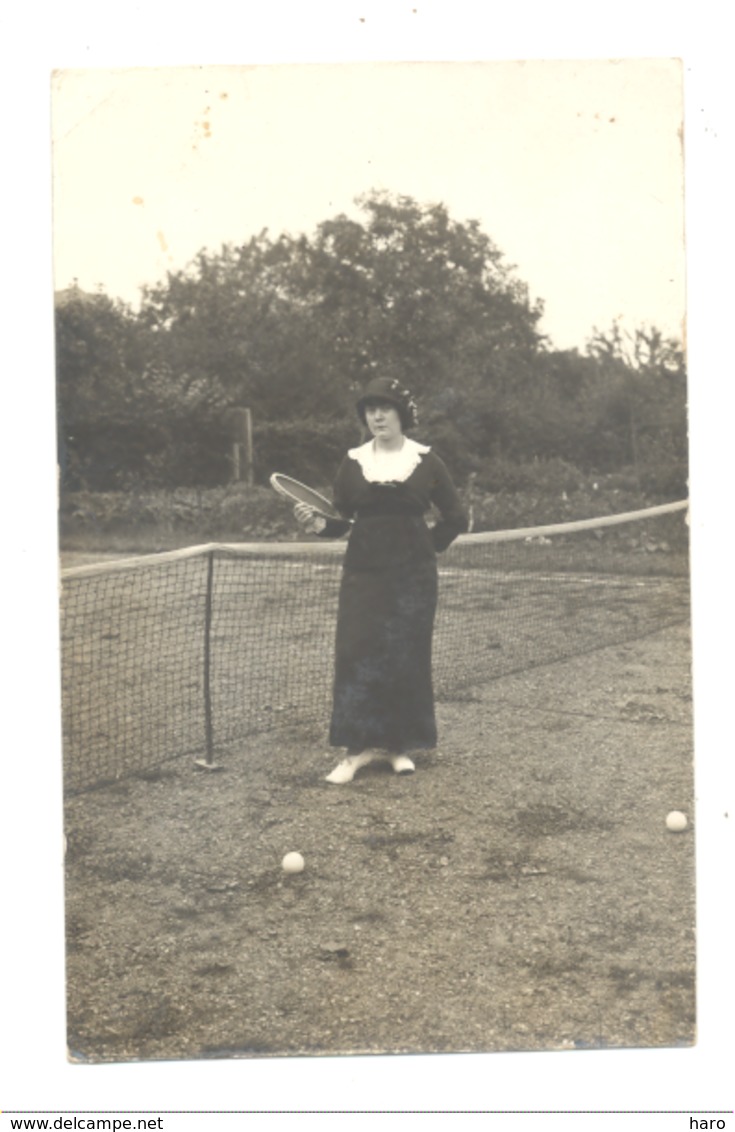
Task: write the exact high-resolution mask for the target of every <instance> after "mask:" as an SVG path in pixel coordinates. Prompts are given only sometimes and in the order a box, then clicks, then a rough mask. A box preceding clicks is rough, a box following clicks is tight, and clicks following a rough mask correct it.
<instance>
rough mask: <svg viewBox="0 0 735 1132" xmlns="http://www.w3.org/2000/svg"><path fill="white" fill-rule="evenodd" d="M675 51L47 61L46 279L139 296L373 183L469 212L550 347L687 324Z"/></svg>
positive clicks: (351, 203)
mask: <svg viewBox="0 0 735 1132" xmlns="http://www.w3.org/2000/svg"><path fill="white" fill-rule="evenodd" d="M681 81H682V73H681V66H680V64H679V62H677V61H676V60H667V59H649V60H645V59H629V60H618V61H583V60H579V61H576V62H549V61H538V60H537V61H526V62H512V61H505V62H491V63H468V62H454V63H428V62H413V63H392V62H382V63H349V64H347V63H345V64H339V63H335V64H301V65H288V66H283V65H280V66H279V65H274V66H250V67H224V66H223V67H188V68H187V67H182V68H174V67H171V68H137V69H136V68H131V69H111V70H105V69H100V70H73V69H72V70H66V71H65V70H61V71H59V72H57V74H56V75H55V77H54V82H53V138H54V147H53V161H54V258H55V286H56V288H57V289H62V288H64V287H67V286H69V285H70V284H71V283H72V281H73V280H76V281H77V282H78V284H79V286H80V287H82V289H84V290H94V289H95V288H96V287H98V286H101V287H102V288H103V289H104V290H105V291H106V292H107V293H108V294H110V295H112V296H115V297H118V298H121V299H123V300H125V301H126V302H129V303H131V304H132V305H134V306H135V305H137V303H138V301H139V298H140V290H141V287H142V286H143V285H152V284H155V283H157V282H159V281H161V280H164V279H165V277H166V273H167V272H168V271H177V270H179V269H181V268H184V267H186V265H187V264H189V263H190V262H191V261H192V259H193V257H194V256H195V255H196V254H197V252H199V251H200V250H201V249H202V248H206V249H208V250H209V251H217V250H218V249H219V248H220V247H221V245H222V244H224V243H234V244H238V243H243V242H245V241H246V240H247V239H248V238H249V237H250V236H251V235H254V234H256V233H258V232H260V231H261V230H262V229H263V228H267V229H268V230H269V232H270V234H271V235H272V236H274V237H275V236H277V235H278V234H280V233H281V232H284V231H287V232H289V233H291V234H297V233H301V232H305V233H307V234H308V233H312V232H313V231H314V230H315V229H316V226H317V225H318V224H319V223H320V222H321V221H323V220H326V219H328V218H329V217H332V216H334V215H337V214H339V213H348V214H351V215H356V214H357V208H356V205H355V201H356V198H358V197H359V196H360V195H362V194H364V193H366V192H369V191H371V190H374V189H378V190H387V191H388V192H390V193H394V194H400V195H407V196H410V197H413V198H414V199H415V200H417V201H418V202H419V203H422V204H433V203H443V204H445V205H446V206H447V208H448V210H449V213H450V215H451V216H452V218H453V219H455V220H458V221H465V220H468V219H477V220H478V221H479V222H480V225H481V227H482V229H483V230H484V231H485V232H486V234H487V235H489V236H490V238H491V239H492V240H493V241H494V243H495V244H496V245H497V247H498V248H499V249H500V250H501V251H502V252H503V254H504V256H505V259H506V262H507V263H508V264H511V265H514V266H515V268H516V274H517V276H518V277H519V278H520V279H522V280H523V281H524V282H525V283H526V284H527V285H528V287H529V291H530V295H531V298H532V299H533V300H536V299H541V300H543V303H544V308H545V314H544V318H543V321H542V323H541V327H540V328H541V330H542V332H544V333H545V334H546V335H548V336H549V338H550V339H551V342H552V343H553V345H555V346H557V347H559V348H568V347H575V346H576V347H579V348H583V347H584V344H585V342H586V341H587V340H588V339H589V337H590V336H591V334H592V332H593V329H594V328H595V327H596V328H598V329H600V330H605V329H608V328H609V327H610V326H611V325H612V323H613V321H614V320H621V322H622V324H623V325H624V326H626V327H627V328H628V329H632V328H634V327H636V326H639V325H641V324H646V325H650V324H653V325H655V326H657V327H659V328H660V329H661V330H663V331H664V333H666V334H667V335H671V336H674V337H677V338H681V336H682V330H683V317H684V309H685V301H684V211H683V208H684V205H683V182H682V176H683V156H682V147H681V129H682V114H683V107H682V89H681Z"/></svg>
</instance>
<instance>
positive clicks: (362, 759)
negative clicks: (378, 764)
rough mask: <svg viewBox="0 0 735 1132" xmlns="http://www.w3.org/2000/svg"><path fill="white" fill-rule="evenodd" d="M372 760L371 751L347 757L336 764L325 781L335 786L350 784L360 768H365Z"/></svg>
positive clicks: (373, 756)
mask: <svg viewBox="0 0 735 1132" xmlns="http://www.w3.org/2000/svg"><path fill="white" fill-rule="evenodd" d="M374 758H375V755H374V753H373V752H372V751H363V753H362V754H361V755H348V756H347V758H346V759H343V760H342V762H341V763H338V764H337V766H336V767H335V768H334V770H333V771H332V773H331V774H328V775H327V778H326V781H327V782H333V783H334V784H335V785H336V786H344V785H345V783H347V782H352V779H353V778H354V777H355V775H356V773H357V771H358V770H359V769H360V767H363V766H367V764H368V763H371V762H372V761H373V759H374Z"/></svg>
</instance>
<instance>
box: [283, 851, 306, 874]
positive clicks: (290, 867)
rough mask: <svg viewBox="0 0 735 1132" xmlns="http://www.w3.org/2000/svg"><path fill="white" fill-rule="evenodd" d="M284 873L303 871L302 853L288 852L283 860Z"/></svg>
mask: <svg viewBox="0 0 735 1132" xmlns="http://www.w3.org/2000/svg"><path fill="white" fill-rule="evenodd" d="M281 867H282V869H283V871H284V873H303V871H304V858H303V857H302V856H301V854H300V853H287V854H286V856H285V857H284V858H283V860H282V861H281Z"/></svg>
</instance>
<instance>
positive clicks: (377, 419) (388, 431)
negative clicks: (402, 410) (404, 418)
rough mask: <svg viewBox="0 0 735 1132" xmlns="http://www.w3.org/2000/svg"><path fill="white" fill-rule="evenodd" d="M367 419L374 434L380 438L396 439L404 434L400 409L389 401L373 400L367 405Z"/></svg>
mask: <svg viewBox="0 0 735 1132" xmlns="http://www.w3.org/2000/svg"><path fill="white" fill-rule="evenodd" d="M365 421H366V423H367V426H368V428H369V429H370V432H371V433H372V434H373V436H376V437H378V438H379V439H380V440H395V439H397V437H399V436H401V435H402V434H403V429H402V428H401V417H400V414H399V412H398V409H396V407H395V405H391V404H390V402H389V401H371V402H370V403H369V404H368V405H366V406H365Z"/></svg>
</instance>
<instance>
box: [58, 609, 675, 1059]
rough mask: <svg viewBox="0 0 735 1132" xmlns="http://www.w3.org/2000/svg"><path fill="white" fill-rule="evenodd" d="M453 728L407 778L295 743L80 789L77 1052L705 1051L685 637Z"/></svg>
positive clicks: (480, 695)
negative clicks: (681, 822) (293, 870)
mask: <svg viewBox="0 0 735 1132" xmlns="http://www.w3.org/2000/svg"><path fill="white" fill-rule="evenodd" d="M437 714H438V720H439V725H440V736H441V743H440V748H439V750H438V751H437V752H432V753H430V754H424V755H421V754H419V755H418V756H417V760H416V761H417V771H416V773H415V774H414V775H412V776H406V777H398V776H395V775H393V773H392V772H391V771H390V770H388V769H387V768H384V767H370V768H367V769H366V770H363V771H362V772H360V774H359V775H358V777H357V778H356V779H355V781H354V782H353V783H352V784H351V785H349V786H344V787H336V786H331V785H329V784H327V783H326V782H325V781H324V775H325V774H326V773H327V772H328V771H329V770H330V769H331V766H332V765H333V763H334V761H335V757H334V752H330V751H329V750H328V749H327V748H325V747H324V746H323V745H322V742H321V736H320V734H319V733H313V734H307V733H306V732H304V731H301V732H297V731H295V730H292V731H291V732H281V733H279V734H270V735H265V736H256V737H253V738H252V739H251V740H250V741H249V742H246V743H243V744H241V745H239V746H238V747H236V748H233V749H232V750H231V751H229V752H227V753H226V754H225V755H224V756H223V757H222V760H221V761H222V764H223V765H222V770H221V771H220V772H218V773H209V772H206V771H199V770H196V769H195V768H194V767H193V765H192V764H191V762H190V761H186V760H180V761H178V762H176V763H169V764H167V765H166V766H165V767H163V768H162V769H160V770H159V771H157V772H152V773H150V774H148V775H146V776H142V777H138V778H132V779H128V780H125V781H121V782H119V783H118V784H116V785H114V786H112V787H107V788H105V789H100V790H97V791H92V792H90V793H87V794H83V795H80V796H78V797H75V798H72V799H70V800H69V802H68V804H67V814H66V833H67V957H68V958H67V972H68V1035H69V1055H70V1057H71V1058H72V1059H78V1060H82V1061H118V1060H128V1059H146V1060H147V1059H161V1058H167V1059H170V1058H204V1057H247V1056H273V1055H287V1054H302V1055H304V1054H306V1055H308V1054H314V1055H327V1054H343V1053H357V1052H360V1053H401V1052H421V1053H429V1052H435V1051H436V1052H439V1051H442V1052H444V1051H457V1052H458V1051H475V1052H479V1051H492V1050H524V1049H525V1050H540V1049H569V1050H573V1049H580V1048H590V1047H635V1046H637V1047H645V1046H672V1045H686V1044H690V1043H691V1042H692V1041H693V1040H694V1036H695V975H694V971H695V966H694V964H695V940H694V837H693V830H692V827H691V824H690V827H689V828H688V829H687V831H685V832H684V833H681V834H674V833H670V832H668V831H667V829H666V826H665V817H666V814H667V813H668V812H669V811H670V810H674V809H680V810H684V811H685V812H687V813H688V814H689V815H690V819H691V814H692V809H693V782H692V775H693V769H692V747H691V696H690V675H689V641H688V633H687V630H686V628H685V627H682V626H680V627H674V628H668V629H666V630H664V631H662V632H659V633H657V634H653V635H651V636H649V637H646V638H643V639H641V640H638V641H636V642H635V643H632V644H626V645H618V646H613V647H610V648H606V649H602V650H600V651H598V652H596V653H593V654H589V655H586V656H580V657H576V658H573V659H571V660H567V661H564V662H562V663H558V664H554V665H549V666H547V667H544V668H538V669H535V670H532V671H529V672H525V673H520V674H515V675H511V676H506V677H504V678H501V679H498V680H494V681H492V682H491V683H487V684H485V685H483V686H479V687H475V688H473V689H469V690H468V689H466V690H464V691H463V693H462V695H461V697H457V698H453V699H451V700H445V701H442V702H440V703H439V704H438V712H437ZM291 850H298V851H299V852H301V853H302V854H303V856H304V858H305V861H306V867H305V869H304V872H303V873H301V874H299V875H296V876H286V875H285V874H284V873H283V872H282V870H281V867H280V862H281V859H282V857H283V855H284V854H285V853H286V852H288V851H291Z"/></svg>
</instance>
